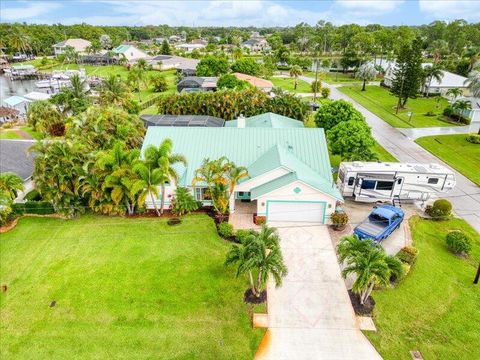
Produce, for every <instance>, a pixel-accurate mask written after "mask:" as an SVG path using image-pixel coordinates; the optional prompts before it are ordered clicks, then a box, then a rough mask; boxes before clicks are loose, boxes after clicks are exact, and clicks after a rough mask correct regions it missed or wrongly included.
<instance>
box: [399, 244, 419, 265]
mask: <svg viewBox="0 0 480 360" xmlns="http://www.w3.org/2000/svg"><path fill="white" fill-rule="evenodd" d="M417 255H418V250H417V249H416V248H414V247H413V246H405V247H403V248H402V249H401V250H400V251H399V252H398V253H397V255H396V256H397V257H398V258H399V259H400V260H401V261H402V262H403V263H406V264H408V265H413V264H414V263H415V260H416V259H417Z"/></svg>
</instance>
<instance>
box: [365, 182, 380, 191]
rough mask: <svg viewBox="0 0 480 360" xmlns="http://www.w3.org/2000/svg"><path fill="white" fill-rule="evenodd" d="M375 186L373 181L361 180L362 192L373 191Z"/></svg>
mask: <svg viewBox="0 0 480 360" xmlns="http://www.w3.org/2000/svg"><path fill="white" fill-rule="evenodd" d="M376 184H377V182H376V181H374V180H363V181H362V189H364V190H373V189H375V185H376Z"/></svg>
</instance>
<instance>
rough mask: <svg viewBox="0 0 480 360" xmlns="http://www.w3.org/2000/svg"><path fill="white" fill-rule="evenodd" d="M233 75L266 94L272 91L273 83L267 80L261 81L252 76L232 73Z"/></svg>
mask: <svg viewBox="0 0 480 360" xmlns="http://www.w3.org/2000/svg"><path fill="white" fill-rule="evenodd" d="M233 75H235V76H236V77H237V79H239V80H244V81H246V82H248V83H250V84H251V85H253V86H255V87H256V88H259V89H261V90H263V91H266V92H270V91H272V88H273V83H272V82H271V81H269V80H265V79H261V78H258V77H255V76H253V75H247V74H242V73H233Z"/></svg>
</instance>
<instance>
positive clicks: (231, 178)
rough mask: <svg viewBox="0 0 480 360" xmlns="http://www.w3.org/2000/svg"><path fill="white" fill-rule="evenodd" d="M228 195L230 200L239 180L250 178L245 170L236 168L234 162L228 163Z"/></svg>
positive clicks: (242, 167)
mask: <svg viewBox="0 0 480 360" xmlns="http://www.w3.org/2000/svg"><path fill="white" fill-rule="evenodd" d="M227 177H228V183H229V184H228V194H229V198H230V199H231V198H232V197H233V195H234V191H235V186H236V185H237V184H238V183H239V182H240V180H242V179H245V178H248V177H250V176H249V175H248V171H247V168H246V167H244V166H236V165H235V163H234V162H232V161H230V162H229V164H228V175H227Z"/></svg>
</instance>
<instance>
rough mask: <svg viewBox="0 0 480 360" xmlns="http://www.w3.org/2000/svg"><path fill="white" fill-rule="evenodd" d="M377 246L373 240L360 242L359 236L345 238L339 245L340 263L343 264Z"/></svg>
mask: <svg viewBox="0 0 480 360" xmlns="http://www.w3.org/2000/svg"><path fill="white" fill-rule="evenodd" d="M375 246H377V245H376V244H375V243H374V242H373V240H372V239H365V240H360V238H359V237H358V236H357V235H350V236H344V237H342V238H341V239H340V242H339V243H338V245H337V254H338V261H339V262H340V263H343V262H344V261H345V260H346V259H347V258H350V257H352V256H354V255H356V254H363V253H365V252H367V251H368V250H369V249H370V248H372V247H375Z"/></svg>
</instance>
